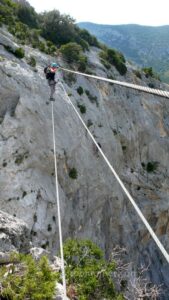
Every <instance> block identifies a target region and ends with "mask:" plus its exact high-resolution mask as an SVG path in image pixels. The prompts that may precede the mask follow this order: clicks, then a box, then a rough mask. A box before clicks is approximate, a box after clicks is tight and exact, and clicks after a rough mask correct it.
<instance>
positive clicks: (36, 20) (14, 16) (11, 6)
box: [0, 0, 99, 49]
mask: <svg viewBox="0 0 169 300" xmlns="http://www.w3.org/2000/svg"><path fill="white" fill-rule="evenodd" d="M2 24H6V25H7V26H8V30H9V31H10V32H11V33H12V34H14V35H15V34H16V36H17V33H18V32H23V35H22V36H21V34H20V36H17V37H18V38H20V40H22V42H23V43H24V42H25V40H26V36H27V35H28V33H27V31H28V30H30V29H32V30H34V31H35V32H36V34H37V33H38V34H39V35H40V36H42V37H44V38H45V39H47V40H48V41H50V42H52V43H53V44H55V46H57V47H60V46H61V45H63V44H66V43H69V42H76V43H78V44H80V45H81V46H82V48H83V49H84V48H87V47H88V46H89V45H90V46H96V47H99V42H98V41H97V39H96V37H94V36H92V35H91V34H90V33H89V32H88V31H87V30H84V29H80V28H79V27H78V26H77V25H76V24H75V20H74V19H73V18H71V17H70V16H69V15H62V14H60V12H59V11H58V10H53V11H50V12H44V13H41V14H37V13H36V12H35V10H34V8H33V7H31V6H30V5H27V4H26V3H24V2H20V1H19V2H18V3H16V2H13V1H12V0H0V25H1V26H2ZM19 27H20V30H19V29H18V28H19ZM25 32H26V35H25Z"/></svg>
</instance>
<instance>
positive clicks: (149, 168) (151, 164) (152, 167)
mask: <svg viewBox="0 0 169 300" xmlns="http://www.w3.org/2000/svg"><path fill="white" fill-rule="evenodd" d="M158 165H159V163H158V162H157V161H150V162H148V163H147V165H146V171H147V172H148V173H153V172H155V171H156V170H157V168H158Z"/></svg>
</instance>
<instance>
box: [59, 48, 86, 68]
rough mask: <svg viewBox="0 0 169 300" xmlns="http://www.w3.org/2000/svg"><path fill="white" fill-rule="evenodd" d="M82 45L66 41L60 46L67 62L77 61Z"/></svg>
mask: <svg viewBox="0 0 169 300" xmlns="http://www.w3.org/2000/svg"><path fill="white" fill-rule="evenodd" d="M81 51H82V47H81V46H80V45H78V44H77V43H68V44H66V45H63V46H61V47H60V52H61V53H62V55H63V57H64V58H65V59H66V61H67V62H68V63H72V62H78V60H79V55H80V53H81Z"/></svg>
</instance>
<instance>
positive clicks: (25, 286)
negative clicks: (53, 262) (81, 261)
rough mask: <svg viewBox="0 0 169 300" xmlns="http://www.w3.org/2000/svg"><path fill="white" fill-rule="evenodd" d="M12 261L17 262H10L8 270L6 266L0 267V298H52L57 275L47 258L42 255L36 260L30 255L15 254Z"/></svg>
mask: <svg viewBox="0 0 169 300" xmlns="http://www.w3.org/2000/svg"><path fill="white" fill-rule="evenodd" d="M14 261H18V262H19V264H18V263H17V264H12V265H11V266H10V270H11V271H10V272H9V271H8V269H7V267H1V268H0V282H1V289H0V299H1V298H2V299H6V300H23V299H33V300H52V299H53V296H54V293H55V285H56V279H57V275H56V273H54V272H53V271H52V270H51V268H50V266H49V263H48V260H47V258H46V257H44V256H43V257H42V258H41V259H40V261H38V262H37V261H35V260H34V259H33V258H32V256H31V255H26V256H25V255H20V256H18V255H17V256H16V257H15V259H14ZM5 274H6V275H5ZM4 275H5V276H4Z"/></svg>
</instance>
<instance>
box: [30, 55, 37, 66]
mask: <svg viewBox="0 0 169 300" xmlns="http://www.w3.org/2000/svg"><path fill="white" fill-rule="evenodd" d="M28 64H29V65H30V66H31V67H33V68H35V67H36V59H35V58H34V57H33V56H30V57H29V59H28Z"/></svg>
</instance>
